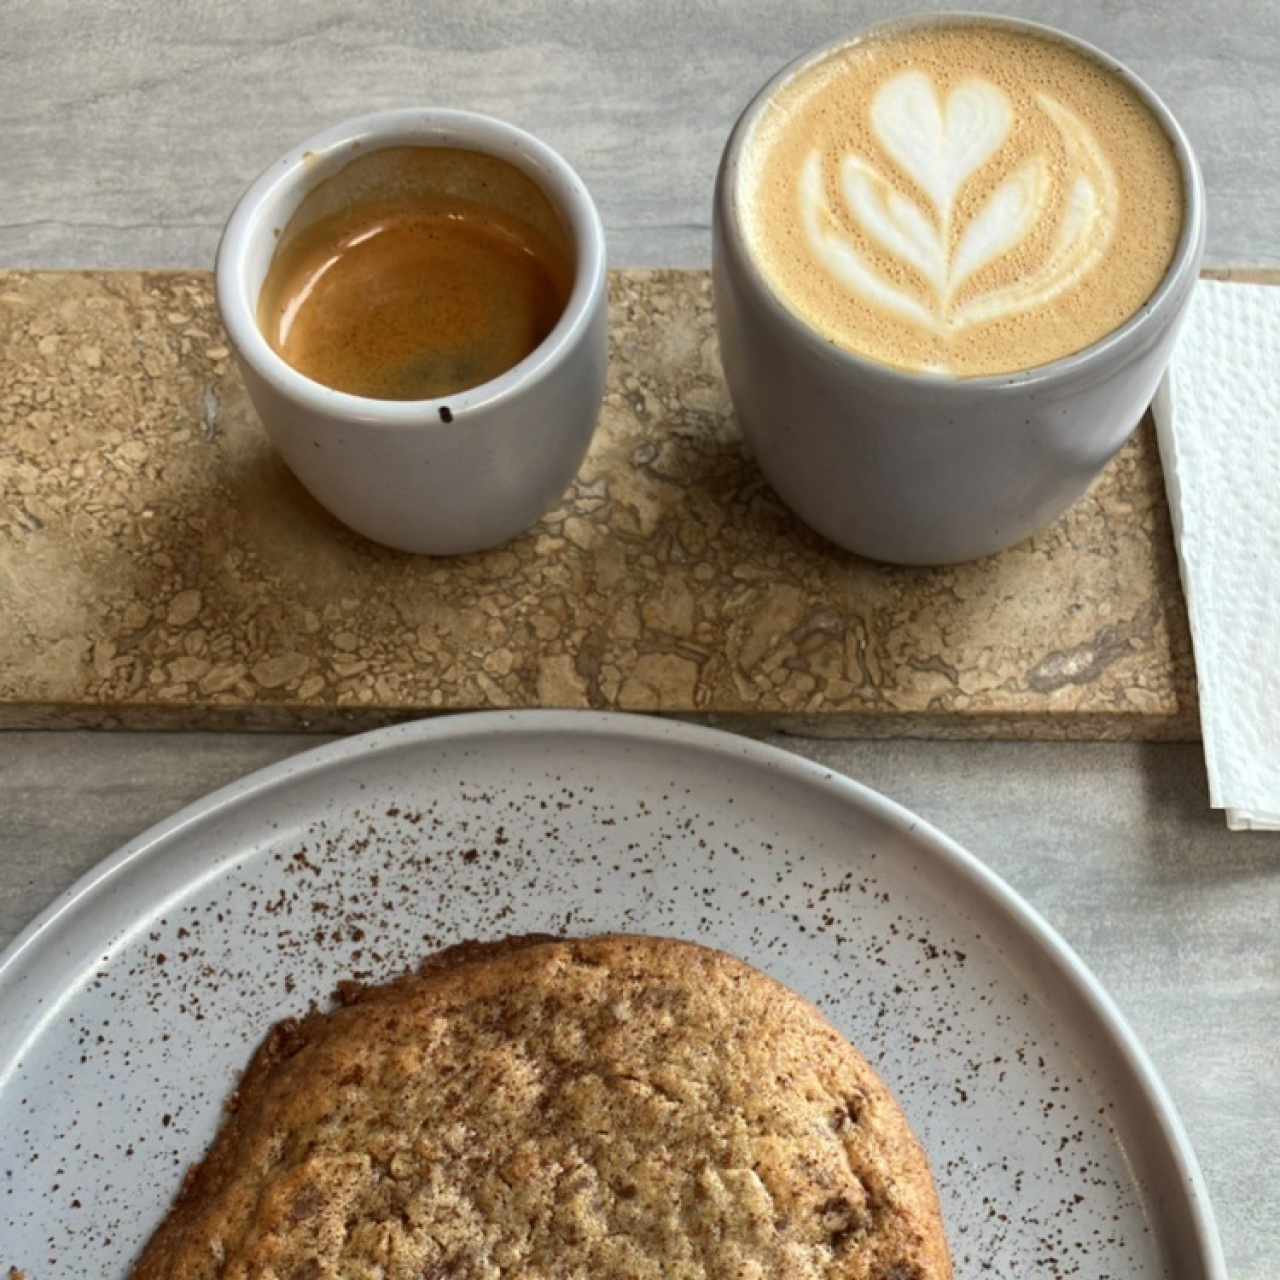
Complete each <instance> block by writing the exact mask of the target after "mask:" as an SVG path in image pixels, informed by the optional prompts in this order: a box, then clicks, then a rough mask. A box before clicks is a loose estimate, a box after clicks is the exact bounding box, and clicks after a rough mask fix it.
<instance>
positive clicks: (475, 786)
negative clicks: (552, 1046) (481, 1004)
mask: <svg viewBox="0 0 1280 1280" xmlns="http://www.w3.org/2000/svg"><path fill="white" fill-rule="evenodd" d="M530 930H542V931H564V932H565V933H569V934H585V933H593V932H598V931H602V930H635V931H644V932H652V933H664V934H676V935H681V936H684V937H688V938H693V939H697V940H699V941H701V942H706V943H710V944H712V945H714V946H718V947H723V948H725V949H726V950H728V951H732V952H734V953H736V954H738V955H740V956H743V957H745V958H746V959H747V960H749V961H751V962H752V963H754V964H756V965H758V966H759V967H761V968H762V969H765V970H767V971H768V972H769V973H771V974H773V975H775V976H776V977H778V978H780V979H782V980H783V981H784V982H787V983H790V984H791V985H792V986H794V987H796V988H797V989H798V990H800V991H802V992H804V993H805V994H806V995H808V996H809V997H810V998H811V999H813V1000H814V1001H816V1002H817V1004H818V1005H820V1006H821V1007H822V1008H823V1009H824V1010H825V1011H826V1012H827V1014H828V1015H829V1016H830V1017H831V1018H832V1019H833V1020H834V1021H835V1023H836V1024H837V1025H838V1026H839V1027H840V1028H841V1029H842V1030H843V1031H845V1032H846V1034H847V1035H848V1036H849V1037H850V1038H851V1039H852V1040H853V1041H854V1042H855V1043H856V1044H858V1045H859V1046H861V1048H862V1049H863V1050H864V1051H865V1052H866V1053H867V1054H868V1056H869V1057H870V1058H871V1059H872V1061H873V1062H874V1063H875V1064H876V1065H877V1066H878V1067H879V1069H880V1071H881V1072H882V1074H883V1075H884V1076H885V1077H886V1078H887V1079H888V1081H889V1082H890V1084H891V1085H892V1086H893V1088H894V1089H895V1090H896V1091H897V1093H898V1096H899V1098H900V1099H901V1100H902V1102H903V1105H904V1106H905V1108H906V1110H907V1113H908V1115H909V1116H910V1117H911V1119H912V1121H913V1122H914V1124H915V1126H916V1128H917V1131H918V1132H919V1133H920V1135H921V1137H922V1138H923V1140H924V1143H925V1146H926V1148H927V1149H928V1151H929V1153H930V1155H931V1157H932V1159H933V1163H934V1167H935V1171H936V1173H937V1178H938V1182H939V1186H940V1190H941V1193H942V1200H943V1207H944V1210H945V1213H946V1218H947V1222H948V1224H949V1231H950V1237H951V1243H952V1248H953V1251H954V1253H955V1258H956V1263H957V1274H958V1275H959V1276H960V1277H975V1278H976V1277H979V1276H982V1277H986V1276H996V1277H1010V1278H1014V1277H1017V1278H1022V1277H1033V1276H1045V1277H1065V1276H1082V1277H1091V1278H1093V1280H1100V1278H1101V1277H1114V1278H1116V1280H1119V1278H1120V1277H1124V1278H1125V1280H1139V1278H1149V1277H1157V1276H1165V1277H1169V1278H1170V1280H1175V1278H1176V1280H1202V1278H1205V1277H1211V1278H1213V1280H1225V1276H1226V1271H1225V1268H1224V1265H1223V1262H1222V1256H1221V1250H1220V1248H1219V1246H1218V1243H1217V1237H1216V1234H1215V1230H1214V1226H1213V1222H1212V1216H1211V1213H1210V1210H1209V1206H1208V1203H1207V1200H1206V1198H1205V1191H1204V1186H1203V1183H1202V1181H1201V1179H1200V1175H1199V1172H1198V1170H1197V1168H1196V1165H1195V1160H1194V1157H1193V1155H1192V1153H1191V1151H1190V1148H1189V1147H1188V1146H1187V1143H1186V1139H1185V1137H1184V1135H1183V1133H1182V1129H1181V1126H1180V1125H1179V1123H1178V1120H1177V1118H1176V1116H1175V1115H1174V1113H1173V1111H1172V1109H1171V1107H1170V1104H1169V1101H1168V1098H1167V1097H1166V1095H1165V1093H1164V1091H1163V1089H1162V1088H1161V1086H1160V1084H1159V1083H1158V1081H1157V1080H1156V1078H1155V1076H1154V1074H1153V1073H1152V1070H1151V1067H1150V1065H1149V1064H1148V1062H1147V1060H1146V1058H1145V1056H1144V1055H1143V1053H1142V1051H1141V1049H1140V1048H1139V1046H1138V1044H1137V1043H1136V1041H1135V1040H1134V1038H1133V1036H1132V1034H1131V1033H1130V1032H1129V1031H1128V1029H1127V1028H1126V1027H1125V1026H1124V1024H1123V1022H1122V1021H1121V1020H1120V1018H1119V1017H1118V1015H1117V1014H1116V1011H1115V1009H1114V1008H1113V1006H1112V1005H1111V1003H1110V1001H1109V1000H1108V998H1107V997H1106V995H1105V994H1104V993H1103V992H1102V990H1101V989H1100V988H1099V987H1098V985H1097V983H1096V982H1095V981H1094V980H1093V978H1092V977H1090V975H1089V974H1088V972H1087V971H1086V970H1085V969H1084V968H1083V966H1082V965H1081V964H1080V962H1079V961H1078V960H1077V959H1076V958H1075V957H1074V956H1073V955H1072V954H1071V952H1070V951H1069V950H1067V948H1066V947H1065V946H1064V945H1063V943H1062V942H1061V941H1060V940H1059V939H1058V938H1057V937H1056V935H1055V934H1053V933H1052V932H1051V931H1050V930H1049V929H1048V927H1047V926H1046V925H1045V924H1044V923H1043V922H1042V921H1041V920H1040V919H1039V918H1038V917H1037V916H1036V915H1035V914H1034V913H1033V912H1032V911H1031V910H1030V909H1029V908H1028V907H1027V906H1026V905H1025V904H1024V903H1022V902H1021V901H1020V900H1019V899H1018V898H1017V897H1016V895H1014V894H1013V893H1012V892H1011V891H1010V890H1009V889H1008V888H1006V887H1005V886H1004V885H1003V884H1002V883H1001V882H1000V881H999V880H997V879H996V878H995V877H994V876H993V875H992V874H991V873H990V872H988V871H986V870H985V869H984V868H983V867H982V866H981V865H980V864H979V863H978V862H976V861H975V860H974V859H973V858H972V857H970V856H969V855H968V854H966V853H965V852H964V851H963V850H961V849H960V848H959V847H957V846H956V845H955V844H953V843H951V842H950V841H949V840H947V839H946V838H945V837H944V836H942V835H940V834H938V833H937V832H936V831H933V830H931V829H930V828H929V827H927V826H926V825H925V824H924V823H922V822H920V821H919V820H917V819H915V818H913V817H912V816H911V814H909V813H907V812H906V811H904V810H902V809H900V808H898V807H897V806H896V805H894V804H892V803H890V802H889V801H887V800H885V799H883V798H882V797H880V796H878V795H877V794H875V793H874V792H871V791H868V790H867V789H865V788H863V787H860V786H858V785H857V784H856V783H853V782H850V781H849V780H847V779H845V778H842V777H839V776H835V775H832V774H831V773H829V772H827V771H825V770H823V769H821V768H819V767H818V766H816V765H813V764H810V763H808V762H806V761H804V760H801V759H798V758H796V757H794V756H790V755H787V754H785V753H783V752H780V751H776V750H774V749H772V748H769V747H766V746H762V745H761V744H759V743H755V742H752V741H749V740H747V739H743V738H738V737H732V736H729V735H726V734H720V733H716V732H714V731H711V730H707V729H700V728H693V727H690V726H688V725H683V724H678V723H673V722H667V721H657V720H649V719H642V718H637V717H623V716H609V715H597V714H589V713H558V712H527V713H519V714H515V715H505V714H501V713H487V714H483V715H475V716H462V717H457V718H452V719H444V720H434V721H427V722H420V723H417V724H410V725H404V726H400V727H397V728H393V729H386V730H381V731H379V732H376V733H371V734H366V735H364V736H362V737H357V738H350V739H347V740H345V741H343V742H339V743H335V744H333V745H330V746H325V747H322V748H320V749H318V750H315V751H309V752H307V753H305V754H303V755H300V756H298V757H296V758H294V759H292V760H289V761H286V762H285V763H283V764H280V765H277V766H275V767H273V768H270V769H267V770H264V771H263V772H261V773H258V774H255V775H253V776H252V777H251V778H248V779H246V780H245V781H243V782H240V783H237V784H236V785H234V786H232V787H228V788H226V789H224V790H222V791H220V792H218V793H217V794H216V795H213V796H211V797H210V798H209V799H207V800H204V801H202V802H201V803H199V804H197V805H194V806H192V807H191V808H189V809H187V810H185V811H184V812H183V813H180V814H178V815H177V816H176V817H175V818H172V819H171V820H170V821H168V822H165V823H163V824H162V825H161V826H159V827H156V828H155V829H153V830H152V831H150V832H148V833H147V834H146V835H144V836H142V837H140V838H139V839H138V840H136V841H134V842H133V843H132V844H130V845H129V846H127V847H126V848H124V849H122V850H120V852H119V853H117V854H115V855H114V856H113V857H111V858H109V859H107V861H106V862H104V863H103V864H102V865H101V866H100V867H99V868H98V869H97V870H96V871H94V872H93V873H92V874H90V875H89V876H87V877H86V878H85V879H84V880H82V881H81V882H80V883H79V884H78V885H76V886H75V887H74V888H73V889H72V890H70V891H69V892H68V893H67V894H66V895H65V896H64V897H63V898H62V899H60V900H59V901H58V902H56V903H55V904H54V905H53V906H52V907H51V908H50V909H49V910H48V911H47V912H45V914H44V915H43V916H41V917H40V919H38V920H37V921H36V922H35V923H34V924H33V925H32V926H31V927H30V928H29V929H28V930H27V931H26V932H25V933H24V934H23V935H22V936H21V937H20V938H19V939H18V940H17V941H16V942H15V943H14V945H13V946H12V947H11V948H10V949H9V951H8V952H7V953H6V954H5V956H4V957H3V959H2V960H0V1028H3V1037H4V1038H3V1043H2V1046H0V1178H2V1182H0V1188H2V1189H0V1274H3V1273H4V1272H3V1267H4V1266H6V1265H10V1264H16V1265H20V1266H24V1267H26V1268H27V1270H28V1273H29V1274H30V1275H31V1276H32V1280H54V1278H55V1277H89V1276H95V1277H96V1276H101V1277H120V1276H123V1275H124V1274H125V1272H126V1269H127V1266H128V1263H129V1259H130V1258H131V1257H132V1256H133V1254H134V1252H135V1250H136V1249H137V1247H138V1246H139V1244H140V1242H141V1241H142V1240H143V1239H144V1238H145V1237H146V1235H147V1234H148V1233H149V1232H150V1231H151V1229H152V1228H153V1227H154V1226H155V1224H156V1223H157V1221H158V1220H159V1219H160V1217H161V1215H162V1214H163V1212H164V1210H165V1206H166V1205H167V1203H168V1201H169V1199H170V1197H171V1196H172V1195H173V1193H174V1191H175V1190H176V1188H177V1186H178V1182H179V1179H180V1178H181V1176H182V1172H183V1170H184V1169H185V1167H186V1166H187V1165H188V1164H189V1163H190V1162H191V1161H192V1160H194V1159H195V1158H196V1157H197V1156H198V1155H199V1154H200V1153H201V1151H202V1150H203V1149H204V1147H205V1145H206V1143H207V1142H208V1140H209V1138H210V1136H211V1135H212V1133H213V1131H214V1127H215V1125H216V1123H217V1120H218V1116H219V1109H220V1107H221V1105H222V1101H223V1099H224V1098H225V1097H226V1095H227V1092H228V1090H229V1089H230V1087H231V1086H232V1084H233V1082H234V1080H235V1078H236V1073H237V1071H238V1069H239V1068H241V1067H242V1066H243V1065H244V1063H245V1062H246V1061H247V1059H248V1056H249V1053H250V1051H251V1049H252V1048H253V1046H254V1045H255V1043H256V1042H257V1041H258V1039H259V1038H260V1037H261V1036H262V1034H263V1033H264V1032H265V1030H266V1028H267V1027H268V1026H269V1025H270V1023H271V1022H272V1021H273V1020H275V1019H277V1018H279V1017H282V1016H284V1015H285V1014H289V1013H297V1012H299V1011H302V1010H304V1009H305V1008H306V1007H307V1006H308V1004H309V1003H311V1002H312V1001H320V1002H324V1001H325V1000H326V999H327V997H328V995H329V993H330V992H331V991H332V990H333V988H334V986H335V984H336V983H337V982H338V980H339V979H341V978H346V977H350V976H352V975H353V974H355V975H358V976H360V977H365V978H382V977H385V976H389V975H391V974H394V973H396V972H398V971H400V970H402V969H403V968H405V967H406V966H409V965H412V964H413V963H414V961H415V958H416V957H418V956H420V955H421V954H422V953H424V952H426V951H430V950H432V949H434V948H437V947H439V946H441V945H444V944H447V943H451V942H456V941H458V940H460V939H463V938H485V937H493V936H496V935H506V934H511V933H522V932H526V931H530Z"/></svg>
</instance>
